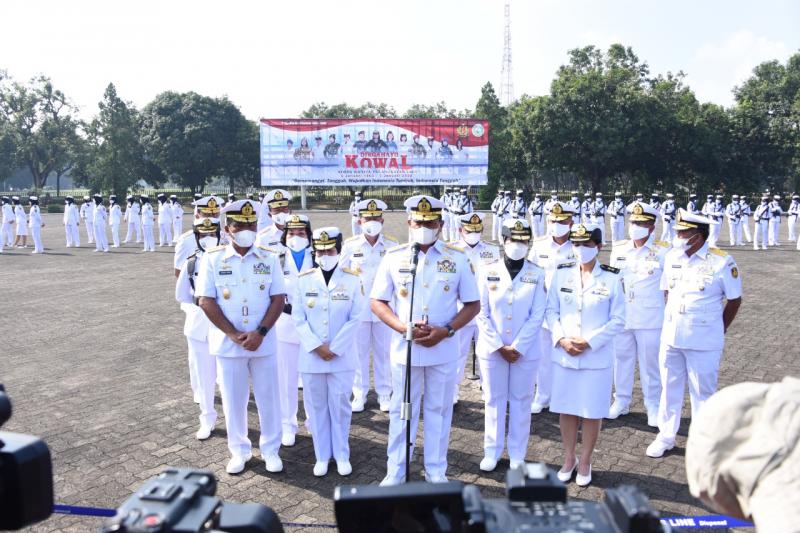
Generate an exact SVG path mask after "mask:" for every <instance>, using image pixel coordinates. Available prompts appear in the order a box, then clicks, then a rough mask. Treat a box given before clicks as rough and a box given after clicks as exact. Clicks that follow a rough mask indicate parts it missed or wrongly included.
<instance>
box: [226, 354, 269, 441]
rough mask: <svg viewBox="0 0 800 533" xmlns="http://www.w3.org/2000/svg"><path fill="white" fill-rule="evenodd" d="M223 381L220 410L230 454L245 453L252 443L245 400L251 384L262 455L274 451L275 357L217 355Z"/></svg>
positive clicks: (248, 397) (247, 397)
mask: <svg viewBox="0 0 800 533" xmlns="http://www.w3.org/2000/svg"><path fill="white" fill-rule="evenodd" d="M217 360H218V361H219V367H220V373H221V374H222V376H221V377H222V380H221V385H220V389H221V390H220V392H221V393H222V411H223V413H224V414H225V429H226V431H227V432H228V449H229V450H230V452H231V455H237V456H240V457H241V456H245V457H246V456H247V455H248V454H249V453H250V450H251V448H252V444H251V442H250V439H249V438H248V436H247V403H248V401H249V400H250V383H248V378H249V379H250V380H251V381H252V382H253V396H255V399H256V407H257V408H258V423H259V426H260V429H261V438H260V439H259V441H258V447H259V448H260V449H261V455H268V454H272V453H277V452H278V448H279V447H280V445H281V421H280V407H279V405H278V365H277V360H276V358H275V356H274V355H273V356H267V357H217Z"/></svg>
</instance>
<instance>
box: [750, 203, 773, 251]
mask: <svg viewBox="0 0 800 533" xmlns="http://www.w3.org/2000/svg"><path fill="white" fill-rule="evenodd" d="M770 218H772V214H771V213H770V210H769V204H758V205H757V206H756V211H755V213H753V224H754V225H753V249H754V250H758V241H759V238H760V240H761V247H762V248H763V249H764V250H766V249H767V244H768V234H769V221H770Z"/></svg>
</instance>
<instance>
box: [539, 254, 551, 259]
mask: <svg viewBox="0 0 800 533" xmlns="http://www.w3.org/2000/svg"><path fill="white" fill-rule="evenodd" d="M539 257H541V258H542V259H547V258H548V257H550V256H548V255H546V254H541V255H539Z"/></svg>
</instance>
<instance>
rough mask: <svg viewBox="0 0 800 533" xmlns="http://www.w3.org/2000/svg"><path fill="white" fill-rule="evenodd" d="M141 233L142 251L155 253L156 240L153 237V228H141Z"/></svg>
mask: <svg viewBox="0 0 800 533" xmlns="http://www.w3.org/2000/svg"><path fill="white" fill-rule="evenodd" d="M142 232H143V233H144V251H145V252H155V251H156V239H155V236H154V235H153V226H142Z"/></svg>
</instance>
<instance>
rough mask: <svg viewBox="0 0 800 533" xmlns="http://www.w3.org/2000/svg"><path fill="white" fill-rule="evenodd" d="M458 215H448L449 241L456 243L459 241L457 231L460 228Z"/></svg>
mask: <svg viewBox="0 0 800 533" xmlns="http://www.w3.org/2000/svg"><path fill="white" fill-rule="evenodd" d="M459 216H460V215H456V214H453V215H450V240H451V241H457V240H458V239H459V236H458V230H459V229H460V228H461V219H460V218H459Z"/></svg>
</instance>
